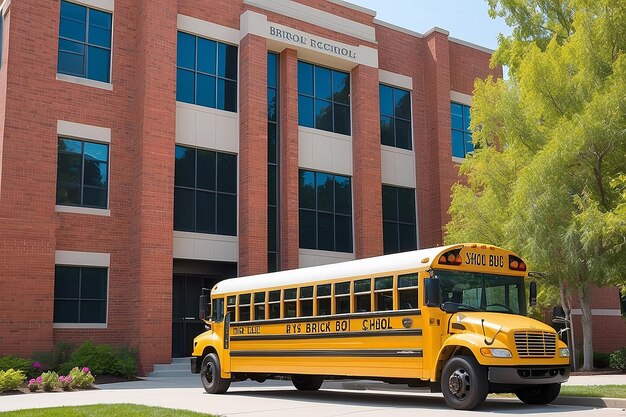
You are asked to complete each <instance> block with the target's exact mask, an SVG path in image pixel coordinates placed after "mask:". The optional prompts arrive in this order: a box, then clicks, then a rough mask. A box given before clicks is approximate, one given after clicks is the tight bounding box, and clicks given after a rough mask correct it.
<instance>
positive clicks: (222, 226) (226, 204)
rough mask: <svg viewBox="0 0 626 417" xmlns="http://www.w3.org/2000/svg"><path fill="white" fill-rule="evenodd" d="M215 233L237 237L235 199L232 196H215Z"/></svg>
mask: <svg viewBox="0 0 626 417" xmlns="http://www.w3.org/2000/svg"><path fill="white" fill-rule="evenodd" d="M217 233H218V234H220V235H228V236H236V235H237V197H236V196H234V195H227V194H218V195H217Z"/></svg>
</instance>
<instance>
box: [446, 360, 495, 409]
mask: <svg viewBox="0 0 626 417" xmlns="http://www.w3.org/2000/svg"><path fill="white" fill-rule="evenodd" d="M441 392H442V393H443V398H444V400H446V404H448V406H449V407H452V408H454V409H456V410H473V409H474V408H476V407H478V406H479V405H481V404H482V403H483V401H485V398H487V394H488V392H489V383H488V381H487V373H486V372H485V368H483V367H482V366H480V365H479V364H478V362H477V361H476V359H474V357H472V356H455V357H453V358H451V359H450V360H449V361H448V362H446V364H445V366H444V367H443V371H442V373H441Z"/></svg>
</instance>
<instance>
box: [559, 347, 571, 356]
mask: <svg viewBox="0 0 626 417" xmlns="http://www.w3.org/2000/svg"><path fill="white" fill-rule="evenodd" d="M560 354H561V357H562V358H569V349H568V348H563V349H560Z"/></svg>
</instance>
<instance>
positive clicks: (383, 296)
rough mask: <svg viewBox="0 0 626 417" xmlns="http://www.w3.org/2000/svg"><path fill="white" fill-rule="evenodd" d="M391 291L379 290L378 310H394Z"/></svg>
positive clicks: (377, 298)
mask: <svg viewBox="0 0 626 417" xmlns="http://www.w3.org/2000/svg"><path fill="white" fill-rule="evenodd" d="M391 294H392V293H391V291H389V292H379V293H377V294H376V295H375V297H376V311H388V310H393V296H392V295H391Z"/></svg>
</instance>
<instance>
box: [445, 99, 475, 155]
mask: <svg viewBox="0 0 626 417" xmlns="http://www.w3.org/2000/svg"><path fill="white" fill-rule="evenodd" d="M450 113H451V117H450V118H451V124H452V156H455V157H457V158H465V155H467V154H468V153H470V152H473V151H474V144H473V143H472V131H471V130H470V107H469V106H465V105H463V104H458V103H450Z"/></svg>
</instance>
